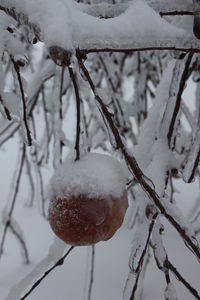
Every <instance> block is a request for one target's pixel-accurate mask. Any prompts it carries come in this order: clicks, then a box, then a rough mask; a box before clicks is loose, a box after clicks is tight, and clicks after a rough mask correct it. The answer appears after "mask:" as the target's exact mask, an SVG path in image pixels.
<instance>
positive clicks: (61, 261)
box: [20, 246, 74, 300]
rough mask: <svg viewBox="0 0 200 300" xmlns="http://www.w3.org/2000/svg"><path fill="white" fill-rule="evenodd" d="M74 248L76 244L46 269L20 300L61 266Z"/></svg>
mask: <svg viewBox="0 0 200 300" xmlns="http://www.w3.org/2000/svg"><path fill="white" fill-rule="evenodd" d="M73 249H74V246H71V247H70V248H69V250H68V251H67V252H66V253H65V255H63V257H61V258H60V259H59V260H58V261H57V262H56V263H55V264H54V265H53V266H52V267H51V268H49V269H48V270H47V271H45V273H44V275H42V276H41V277H40V278H39V279H38V280H37V281H36V282H35V283H34V285H33V286H32V287H31V289H30V290H29V291H28V292H27V293H26V294H25V295H24V296H23V297H22V298H20V300H24V299H26V298H27V297H28V296H29V295H30V294H31V293H32V291H33V290H34V289H35V288H36V287H37V286H38V285H39V284H40V283H41V281H42V280H43V279H44V278H45V277H47V276H48V275H49V273H51V272H52V271H53V270H54V269H55V268H56V267H58V266H61V265H62V264H63V263H64V261H65V258H66V257H67V256H68V255H69V254H70V252H71V251H72V250H73Z"/></svg>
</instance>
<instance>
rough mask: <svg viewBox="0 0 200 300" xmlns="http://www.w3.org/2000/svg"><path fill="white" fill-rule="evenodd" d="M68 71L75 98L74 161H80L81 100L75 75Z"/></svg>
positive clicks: (69, 68) (70, 70)
mask: <svg viewBox="0 0 200 300" xmlns="http://www.w3.org/2000/svg"><path fill="white" fill-rule="evenodd" d="M68 70H69V75H70V78H71V80H72V83H73V87H74V93H75V97H76V142H75V147H74V149H75V150H76V158H75V161H76V160H79V159H80V133H81V128H80V122H81V112H80V104H81V99H80V95H79V90H78V84H77V81H76V77H75V74H74V72H73V69H72V68H71V67H68Z"/></svg>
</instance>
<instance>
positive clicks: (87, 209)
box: [49, 192, 128, 246]
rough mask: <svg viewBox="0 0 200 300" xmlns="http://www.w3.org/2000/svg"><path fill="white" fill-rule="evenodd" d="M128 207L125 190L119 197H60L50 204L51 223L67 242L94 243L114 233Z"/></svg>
mask: <svg viewBox="0 0 200 300" xmlns="http://www.w3.org/2000/svg"><path fill="white" fill-rule="evenodd" d="M127 208H128V199H127V194H126V192H123V195H122V196H121V197H120V198H117V197H113V196H107V197H106V198H105V197H104V198H103V197H95V198H88V197H87V195H79V196H77V197H75V196H71V197H70V198H69V199H67V198H63V199H61V198H57V199H53V200H52V201H51V203H50V206H49V223H50V226H51V228H52V230H53V231H54V233H55V234H56V235H57V236H58V237H59V238H60V239H62V240H63V241H64V242H66V243H67V244H70V245H73V246H86V245H93V244H96V243H98V242H99V241H103V240H108V239H110V238H111V237H112V236H113V235H114V233H115V232H116V230H117V229H118V228H119V227H120V226H121V224H122V222H123V220H124V215H125V213H126V210H127Z"/></svg>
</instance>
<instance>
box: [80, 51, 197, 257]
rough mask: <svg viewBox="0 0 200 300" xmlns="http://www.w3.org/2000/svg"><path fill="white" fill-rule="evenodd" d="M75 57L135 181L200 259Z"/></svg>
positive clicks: (82, 66) (193, 243) (183, 229)
mask: <svg viewBox="0 0 200 300" xmlns="http://www.w3.org/2000/svg"><path fill="white" fill-rule="evenodd" d="M77 58H78V61H79V65H80V68H81V70H82V71H83V73H84V75H85V78H87V81H88V83H89V85H90V88H91V89H92V91H93V93H94V96H95V99H96V101H97V103H98V104H99V105H100V107H101V110H102V113H103V115H104V116H105V119H106V121H107V122H108V124H109V126H110V129H111V131H112V133H113V136H114V138H115V142H116V148H117V149H119V150H120V151H121V153H122V155H123V156H124V158H125V160H126V163H127V165H128V166H129V167H130V169H131V170H132V172H133V174H134V176H135V177H136V179H137V181H138V182H139V184H140V185H141V187H142V188H143V189H144V191H145V192H146V194H147V195H148V197H149V198H150V199H152V200H153V202H154V204H155V205H156V206H157V208H158V209H159V210H160V212H161V213H162V214H163V215H164V216H165V217H166V219H167V220H168V221H169V222H170V223H171V224H172V225H173V226H174V228H176V230H177V231H178V233H179V234H180V235H181V236H182V238H183V239H184V241H185V242H186V244H187V245H188V246H189V248H190V249H192V251H193V252H194V253H195V255H196V256H197V257H198V259H200V248H199V245H198V244H197V243H196V241H195V242H193V240H192V239H191V237H190V236H189V235H188V234H187V231H186V229H185V228H184V227H181V225H180V224H179V221H177V220H176V219H175V218H174V217H173V216H172V215H170V214H169V213H168V212H167V210H166V209H165V206H164V204H163V203H162V200H161V199H160V198H159V196H158V194H157V193H156V191H155V190H154V189H153V188H152V187H151V186H150V185H149V184H148V183H147V181H146V176H145V175H144V174H143V172H142V170H141V169H140V167H139V166H138V164H137V161H136V159H135V157H134V156H131V155H130V154H129V153H128V151H127V150H126V148H125V145H124V144H123V142H122V139H121V136H120V134H119V131H118V129H117V128H116V126H115V124H114V122H113V120H112V116H111V114H110V113H109V111H108V110H107V107H106V106H105V105H104V103H103V101H102V99H101V98H100V96H99V95H98V94H97V92H96V89H95V85H94V83H93V81H92V79H91V77H90V74H89V72H88V70H87V69H86V67H85V65H84V64H83V62H82V59H81V58H80V56H79V53H77Z"/></svg>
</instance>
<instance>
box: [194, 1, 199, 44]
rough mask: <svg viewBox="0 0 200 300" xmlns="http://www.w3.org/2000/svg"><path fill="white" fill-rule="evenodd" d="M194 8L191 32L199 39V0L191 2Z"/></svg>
mask: <svg viewBox="0 0 200 300" xmlns="http://www.w3.org/2000/svg"><path fill="white" fill-rule="evenodd" d="M193 7H194V23H193V32H194V35H195V36H196V37H197V38H198V39H200V0H193Z"/></svg>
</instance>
